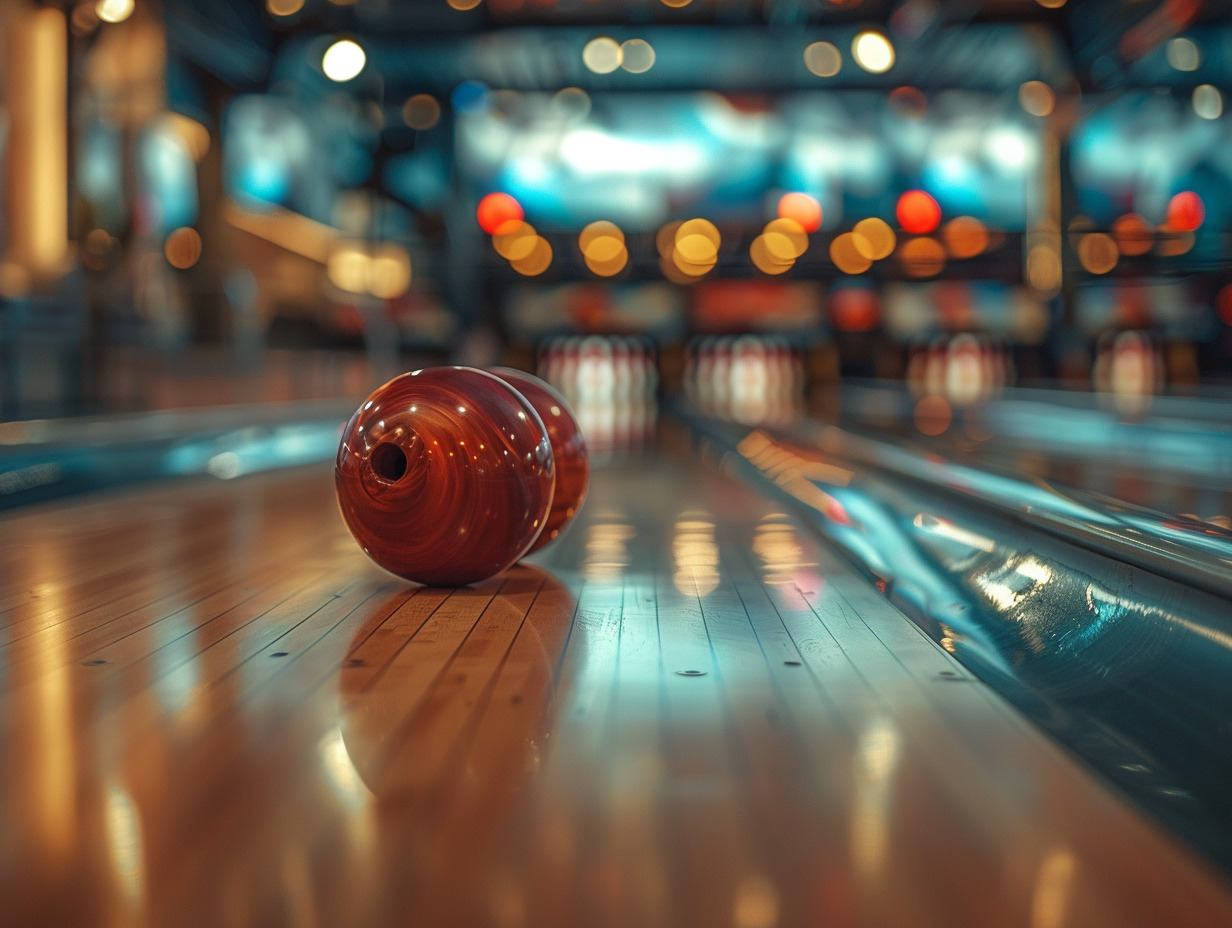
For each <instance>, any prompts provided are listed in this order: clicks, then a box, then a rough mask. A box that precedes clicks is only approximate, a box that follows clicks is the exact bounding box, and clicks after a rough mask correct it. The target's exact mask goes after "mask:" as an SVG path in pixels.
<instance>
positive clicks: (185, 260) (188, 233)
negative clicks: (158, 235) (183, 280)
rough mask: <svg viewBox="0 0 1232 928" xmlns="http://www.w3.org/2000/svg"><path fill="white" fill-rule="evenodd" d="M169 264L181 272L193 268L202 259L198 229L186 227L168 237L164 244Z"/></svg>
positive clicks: (164, 252)
mask: <svg viewBox="0 0 1232 928" xmlns="http://www.w3.org/2000/svg"><path fill="white" fill-rule="evenodd" d="M163 254H164V255H165V256H166V258H167V263H168V264H170V265H171V266H172V267H175V268H179V269H180V270H181V271H184V270H187V269H188V268H190V267H192V266H193V265H194V264H196V263H197V262H198V261H199V260H200V259H201V236H200V234H199V233H198V232H197V230H196V229H193V228H190V227H189V226H184V227H183V228H180V229H176V230H175V231H174V232H172V233H171V234H170V235H168V236H167V241H166V242H165V243H164V244H163Z"/></svg>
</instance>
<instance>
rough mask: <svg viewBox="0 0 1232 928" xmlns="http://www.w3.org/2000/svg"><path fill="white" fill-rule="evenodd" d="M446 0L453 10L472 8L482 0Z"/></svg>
mask: <svg viewBox="0 0 1232 928" xmlns="http://www.w3.org/2000/svg"><path fill="white" fill-rule="evenodd" d="M446 2H447V3H448V4H449V5H450V7H452V8H453V9H455V10H463V11H465V10H473V9H474V8H475V7H477V6H479V4H481V3H482V2H483V0H446Z"/></svg>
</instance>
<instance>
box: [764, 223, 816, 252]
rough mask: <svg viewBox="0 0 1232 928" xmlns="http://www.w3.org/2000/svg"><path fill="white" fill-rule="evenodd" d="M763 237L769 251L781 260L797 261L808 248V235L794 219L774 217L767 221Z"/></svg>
mask: <svg viewBox="0 0 1232 928" xmlns="http://www.w3.org/2000/svg"><path fill="white" fill-rule="evenodd" d="M760 237H761V238H763V239H765V246H766V248H767V249H768V250H769V253H770V254H771V255H773V256H774V257H775V258H776V259H778V260H780V261H795V260H796V259H797V258H798V257H800V256H801V255H802V254H804V252H805V251H807V250H808V235H806V234H805V232H804V228H803V227H802V226H801V225H800V223H798V222H796V221H795V220H794V219H784V218H779V219H772V220H770V222H768V223H766V227H765V228H764V229H763V230H762V234H761V236H760Z"/></svg>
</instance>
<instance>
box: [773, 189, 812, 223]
mask: <svg viewBox="0 0 1232 928" xmlns="http://www.w3.org/2000/svg"><path fill="white" fill-rule="evenodd" d="M779 218H780V219H791V220H794V221H795V222H797V223H799V225H800V228H802V229H803V230H804V231H805V232H816V231H817V230H818V229H820V228H821V204H820V203H818V202H817V200H816V199H815V198H813V197H811V196H809V195H808V194H807V193H785V194H783V195H782V196H781V197H779Z"/></svg>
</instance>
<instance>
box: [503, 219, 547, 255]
mask: <svg viewBox="0 0 1232 928" xmlns="http://www.w3.org/2000/svg"><path fill="white" fill-rule="evenodd" d="M538 240H539V236H538V235H537V234H536V233H535V227H534V226H532V225H531V224H530V223H529V222H523V221H522V220H520V219H513V220H511V221H509V222H506V223H504V224H503V225H502V226H501V227H500V228H499V229H497V230H496V234H495V235H493V236H492V247H493V248H495V249H496V253H497V254H498V255H500V256H501V257H502V258H504V259H505V260H506V261H521V260H523V259H524V258H526V257H527V256H528V255H530V253H531V251H532V250H534V247H535V243H536V242H537V241H538Z"/></svg>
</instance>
